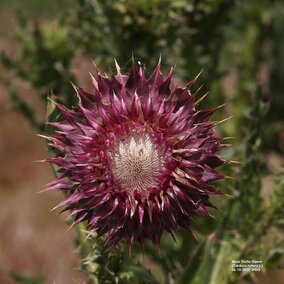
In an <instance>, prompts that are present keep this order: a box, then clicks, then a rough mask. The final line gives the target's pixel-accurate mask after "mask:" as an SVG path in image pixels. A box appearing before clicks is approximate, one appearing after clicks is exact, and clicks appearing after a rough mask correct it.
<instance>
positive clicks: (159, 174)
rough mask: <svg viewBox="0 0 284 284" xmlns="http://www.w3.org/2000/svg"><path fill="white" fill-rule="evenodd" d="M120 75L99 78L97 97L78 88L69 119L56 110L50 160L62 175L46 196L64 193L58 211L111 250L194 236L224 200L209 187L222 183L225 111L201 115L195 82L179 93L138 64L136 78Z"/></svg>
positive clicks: (67, 114) (62, 109)
mask: <svg viewBox="0 0 284 284" xmlns="http://www.w3.org/2000/svg"><path fill="white" fill-rule="evenodd" d="M117 71H118V74H117V75H115V76H112V77H106V76H103V75H101V74H100V72H99V71H97V72H96V74H95V77H92V82H93V89H92V92H91V93H87V92H85V91H84V90H82V89H81V88H77V87H75V90H76V93H77V96H78V98H79V104H78V105H77V106H75V107H73V108H72V109H71V110H69V109H67V108H65V107H64V106H63V105H61V104H57V107H58V108H59V110H60V112H61V113H62V116H63V120H62V121H61V122H58V123H51V124H52V125H53V126H54V127H56V131H55V134H53V135H52V136H51V137H48V139H49V140H50V145H51V146H52V147H54V148H55V149H56V151H55V152H56V155H55V156H54V157H50V158H49V159H48V161H49V162H50V163H53V164H55V165H56V166H57V167H58V172H59V174H60V176H59V177H58V178H57V179H56V180H55V181H53V182H52V183H50V184H49V185H48V187H47V190H61V191H64V192H65V196H66V197H65V200H64V201H63V202H61V203H60V204H59V205H58V206H64V210H70V211H71V213H72V215H73V216H74V223H75V224H78V223H80V222H82V221H86V222H87V225H88V229H89V230H93V231H95V232H97V233H98V235H104V234H106V237H107V241H108V242H109V244H110V245H111V246H115V245H116V244H117V243H118V242H119V241H120V240H121V239H125V240H126V241H127V242H128V243H129V244H130V245H132V244H133V243H134V242H139V243H141V244H143V241H144V239H146V238H148V239H150V240H151V241H152V242H153V243H154V244H156V245H159V242H160V239H161V236H162V233H163V231H164V230H165V231H168V232H169V233H171V234H172V235H174V232H175V231H176V230H177V228H178V227H182V228H185V229H190V219H192V217H193V216H194V215H201V214H206V213H207V212H208V207H212V205H211V203H210V202H209V200H208V199H209V196H210V195H213V194H220V193H221V192H220V191H219V190H217V189H216V188H214V187H213V186H212V184H211V183H212V182H213V181H215V180H218V179H222V178H224V175H223V174H221V173H218V172H217V171H216V170H215V168H216V167H218V166H220V165H222V164H223V161H222V160H221V159H220V158H219V157H218V156H217V152H218V151H219V150H220V149H221V148H222V145H221V144H220V142H221V140H222V139H221V138H220V137H218V136H216V134H215V131H214V123H213V122H210V121H209V119H210V117H211V115H212V114H213V113H214V112H215V111H216V110H217V108H215V109H207V110H198V109H196V107H197V101H196V98H195V97H196V94H192V93H191V92H190V88H191V86H192V85H193V83H194V82H195V80H196V78H195V79H194V80H192V81H191V82H189V83H188V84H187V85H186V87H184V88H182V87H179V86H178V85H176V83H175V81H174V80H173V79H172V76H173V69H171V71H170V73H169V74H168V75H167V76H166V77H164V76H163V75H162V73H161V71H160V64H159V63H158V65H157V67H156V68H155V70H154V72H153V73H152V75H151V76H150V77H149V78H147V77H145V74H144V69H143V68H139V69H137V67H136V66H135V64H134V63H133V66H132V70H131V72H130V74H129V75H123V74H121V73H120V68H119V66H118V65H117Z"/></svg>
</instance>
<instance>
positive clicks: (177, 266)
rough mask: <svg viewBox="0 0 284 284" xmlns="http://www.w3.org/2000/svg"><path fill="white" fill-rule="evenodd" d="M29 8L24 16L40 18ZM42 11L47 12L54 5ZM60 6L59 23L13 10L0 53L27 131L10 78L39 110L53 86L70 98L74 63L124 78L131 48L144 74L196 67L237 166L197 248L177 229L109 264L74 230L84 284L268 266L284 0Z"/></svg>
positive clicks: (199, 277)
mask: <svg viewBox="0 0 284 284" xmlns="http://www.w3.org/2000/svg"><path fill="white" fill-rule="evenodd" d="M33 2H37V1H33ZM19 5H20V4H19ZM36 5H37V4H34V8H35V10H34V11H30V12H33V13H35V14H37V13H38V12H37V8H36V7H37V6H36ZM18 7H21V6H18ZM52 7H53V8H52V9H53V10H51V11H55V10H56V7H59V6H56V5H55V4H54V6H53V5H52ZM41 9H42V7H41ZM41 9H40V10H41ZM61 9H62V11H61V13H60V14H61V16H59V17H58V19H56V20H52V21H51V20H50V19H51V18H52V17H50V15H47V16H48V19H49V20H47V21H44V22H40V21H32V20H30V19H29V17H26V16H25V13H20V14H19V26H18V32H17V40H18V43H19V46H20V50H21V53H20V55H19V56H18V57H17V58H14V57H11V56H10V55H9V54H8V53H5V52H1V51H0V52H1V53H0V62H1V63H2V65H3V67H5V68H6V69H5V70H8V71H9V72H8V73H7V72H1V73H0V78H1V80H3V81H4V82H6V83H7V86H8V88H9V91H10V92H9V94H10V97H11V102H12V104H13V105H14V107H15V108H17V109H18V110H19V111H20V112H22V113H23V115H25V117H26V118H27V119H28V120H29V121H30V122H31V124H32V126H34V127H36V128H37V129H38V130H40V131H44V122H43V121H38V120H37V118H36V117H35V115H34V112H35V111H34V109H33V108H34V106H33V105H31V104H29V103H28V102H26V101H25V100H23V99H22V98H21V96H20V93H21V90H20V89H19V88H17V85H16V84H15V82H14V81H15V78H18V79H20V80H21V81H23V82H24V83H25V84H26V85H27V86H29V87H30V88H31V89H33V90H35V91H36V93H37V95H38V96H39V97H40V98H41V99H42V100H43V102H44V103H45V102H46V97H47V95H48V93H49V92H50V91H51V90H52V91H53V93H54V94H55V96H56V99H57V100H60V101H63V102H64V103H65V104H67V105H69V106H71V105H73V104H74V103H75V101H76V99H75V96H74V91H73V90H72V88H71V85H70V80H71V81H73V82H74V83H76V80H77V78H76V76H75V74H73V73H72V66H73V64H74V61H75V60H77V61H78V60H79V61H80V60H86V58H87V59H88V60H89V59H90V58H92V59H94V61H95V62H96V64H97V65H99V66H100V68H101V69H102V70H105V71H106V72H108V73H110V72H112V71H111V70H112V69H113V66H114V64H113V59H114V58H116V59H117V61H118V62H119V63H120V64H121V65H122V68H123V69H124V70H126V71H127V69H128V67H129V65H128V62H129V59H130V57H131V55H132V53H133V54H134V55H135V58H136V60H137V64H142V65H145V66H147V72H149V73H150V72H151V70H152V69H153V67H154V66H155V64H156V63H157V61H158V58H159V56H160V55H161V57H162V67H163V68H164V70H166V69H168V68H169V67H170V66H171V65H173V64H175V65H176V66H177V67H176V77H177V78H178V79H179V80H181V81H184V82H185V81H186V80H189V79H191V78H192V77H194V76H195V75H197V74H198V73H199V72H200V70H201V69H203V72H202V74H201V78H202V79H201V80H200V81H201V82H203V83H204V87H203V89H204V92H206V91H209V92H210V94H209V96H208V97H207V99H206V100H204V101H203V102H202V104H203V105H204V107H207V106H212V105H214V106H216V105H219V104H221V103H227V105H226V106H225V107H224V108H223V110H224V111H223V112H222V111H220V112H219V117H216V119H217V118H218V119H222V118H225V117H228V116H231V115H233V117H232V118H231V119H230V120H229V121H227V122H225V123H223V124H220V125H219V126H218V130H219V131H220V132H222V134H223V135H226V136H233V137H235V138H234V139H233V140H230V141H229V140H228V141H229V142H228V143H232V144H233V145H232V146H231V147H229V148H228V149H227V150H226V151H224V153H223V155H224V157H226V158H227V159H233V160H238V161H240V164H237V165H235V166H232V165H227V166H224V168H223V170H224V172H225V173H227V174H228V175H232V176H234V178H233V179H228V180H226V181H225V182H222V183H220V187H221V189H222V190H223V191H224V192H226V193H228V194H229V197H228V198H227V200H226V201H225V202H224V201H220V200H219V199H217V200H215V201H214V202H215V203H217V204H218V206H217V207H218V208H220V209H221V212H218V211H216V210H215V211H213V212H212V214H213V215H214V216H215V219H213V218H211V217H210V218H203V219H202V220H199V219H196V220H194V221H193V222H194V223H193V226H194V228H195V230H196V232H195V234H196V235H197V237H198V239H199V241H196V240H195V239H194V238H193V237H191V236H190V234H189V233H187V232H180V234H179V237H178V239H177V242H176V243H174V242H173V240H171V238H170V237H169V236H164V238H163V240H162V244H161V250H160V253H159V252H158V251H157V250H156V248H153V247H152V246H151V245H150V244H147V245H146V248H145V260H144V261H142V260H141V255H140V253H139V251H140V249H137V250H135V249H134V252H133V253H132V256H131V259H129V257H128V256H125V254H124V253H121V248H118V250H119V251H118V252H117V258H115V257H113V255H111V256H108V255H107V254H106V252H104V251H102V248H101V246H100V243H99V242H98V241H97V240H96V238H95V237H91V239H90V241H89V242H85V241H82V240H83V239H85V237H86V232H85V231H84V229H82V228H81V229H79V230H78V231H79V233H78V240H77V246H78V250H79V252H80V254H81V255H82V258H84V260H83V261H82V267H81V268H82V270H84V271H86V272H87V274H88V275H89V277H90V279H92V280H91V281H93V282H94V283H156V282H158V283H178V284H183V283H196V284H197V283H199V284H204V283H210V284H222V283H236V281H237V280H238V279H240V278H245V279H246V280H247V281H250V279H251V278H250V275H249V274H240V273H239V272H232V271H231V267H230V265H231V261H232V260H238V259H256V260H262V261H263V264H264V266H265V267H266V268H267V269H269V268H272V267H277V266H279V265H281V264H283V253H284V252H283V245H284V234H283V224H284V215H283V213H284V212H283V208H284V207H283V206H284V191H283V190H284V181H283V174H281V173H276V172H275V171H274V170H271V167H269V166H267V155H269V153H271V152H277V153H278V155H282V154H283V151H284V144H283V141H284V139H283V137H284V136H283V135H284V134H283V133H284V128H283V120H284V112H283V109H284V96H283V93H284V80H283V79H282V75H283V74H284V33H283V29H284V2H283V1H273V0H252V1H242V0H239V1H237V0H204V1H199V0H191V1H190V0H188V1H185V0H176V1H170V0H138V1H130V0H116V1H115V0H104V1H103V0H73V1H70V2H69V1H67V0H65V1H64V6H61ZM88 71H91V70H83V69H82V70H80V72H83V73H84V74H86V75H87V74H88ZM267 177H270V178H271V179H274V180H275V181H274V183H273V185H272V188H270V190H267V189H266V188H265V187H263V186H262V184H263V180H264V179H265V178H267ZM122 251H123V250H122ZM145 265H146V266H147V268H146V269H145V268H143V266H145ZM148 269H150V270H148ZM100 281H104V282H100ZM143 281H144V282H143ZM147 281H152V282H147ZM23 283H24V282H23Z"/></svg>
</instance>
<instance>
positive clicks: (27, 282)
mask: <svg viewBox="0 0 284 284" xmlns="http://www.w3.org/2000/svg"><path fill="white" fill-rule="evenodd" d="M10 274H11V277H12V278H13V280H15V282H16V283H19V284H43V283H44V282H43V278H42V277H38V276H37V277H35V276H30V275H24V274H20V273H18V272H16V271H11V273H10Z"/></svg>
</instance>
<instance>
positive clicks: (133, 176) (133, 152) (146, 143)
mask: <svg viewBox="0 0 284 284" xmlns="http://www.w3.org/2000/svg"><path fill="white" fill-rule="evenodd" d="M163 167H164V161H163V158H162V155H161V153H160V151H159V150H158V149H157V147H156V146H155V144H154V143H153V141H152V140H151V138H150V136H149V135H148V134H140V135H138V134H135V133H134V134H131V136H130V137H128V138H126V139H123V140H121V141H120V142H119V143H118V145H117V147H116V149H115V151H113V154H112V173H113V177H114V180H115V181H116V182H118V183H119V184H120V186H121V187H122V188H123V189H126V190H128V191H134V190H137V191H145V190H147V189H148V188H152V187H156V186H157V185H158V182H157V180H156V179H157V176H158V174H159V173H160V172H161V170H162V169H163Z"/></svg>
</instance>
